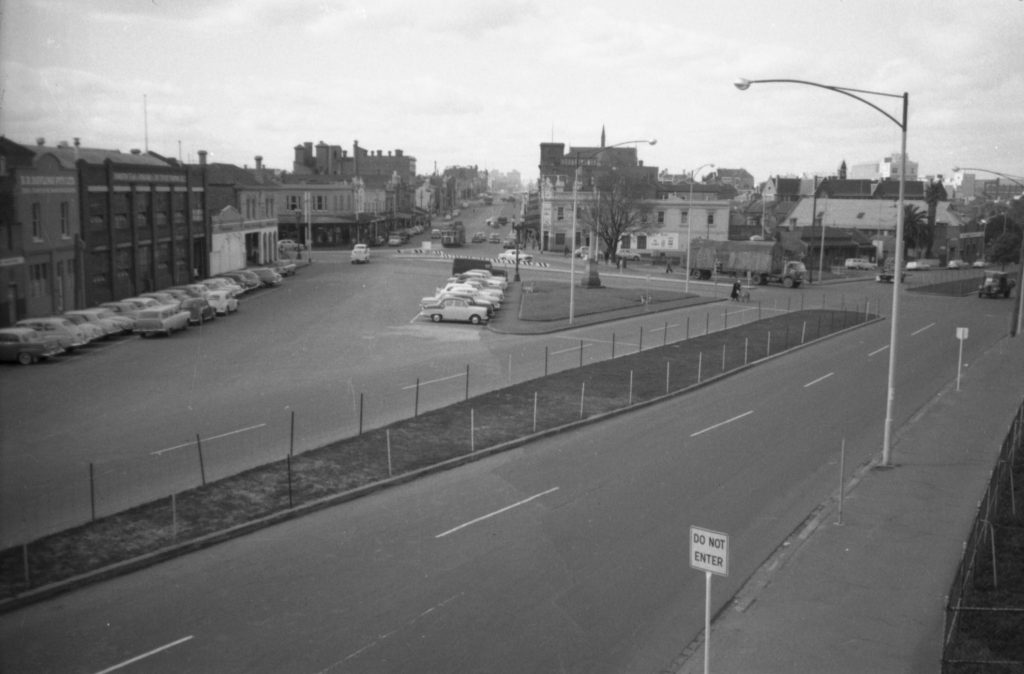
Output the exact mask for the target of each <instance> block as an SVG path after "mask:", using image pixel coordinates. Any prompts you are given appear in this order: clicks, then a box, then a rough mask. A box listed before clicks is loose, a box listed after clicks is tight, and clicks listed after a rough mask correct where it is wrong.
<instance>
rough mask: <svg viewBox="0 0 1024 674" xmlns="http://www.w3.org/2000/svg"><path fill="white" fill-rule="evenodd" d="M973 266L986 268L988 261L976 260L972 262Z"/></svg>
mask: <svg viewBox="0 0 1024 674" xmlns="http://www.w3.org/2000/svg"><path fill="white" fill-rule="evenodd" d="M971 266H972V267H974V268H975V269H984V268H985V267H987V266H988V262H985V261H984V260H975V261H974V262H972V263H971Z"/></svg>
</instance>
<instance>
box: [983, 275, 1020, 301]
mask: <svg viewBox="0 0 1024 674" xmlns="http://www.w3.org/2000/svg"><path fill="white" fill-rule="evenodd" d="M1015 285H1017V282H1016V281H1014V280H1013V279H1012V278H1010V275H1009V273H1007V272H1005V271H990V272H987V273H986V274H985V280H984V281H982V283H981V285H980V286H979V287H978V297H1000V296H1002V297H1009V296H1010V291H1012V290H1013V287H1014V286H1015Z"/></svg>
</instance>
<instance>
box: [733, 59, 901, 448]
mask: <svg viewBox="0 0 1024 674" xmlns="http://www.w3.org/2000/svg"><path fill="white" fill-rule="evenodd" d="M776 83H786V84H806V85H808V86H812V87H818V88H820V89H828V90H829V91H834V92H835V93H837V94H843V95H844V96H849V97H850V98H853V99H855V100H858V101H860V102H861V103H863V104H865V105H867V106H870V107H872V108H874V109H875V110H877V111H878V112H880V113H882V114H883V115H885V117H886V119H888V120H889V121H891V122H892V123H893V124H895V125H896V126H898V127H900V192H899V201H898V203H897V211H896V260H895V262H896V273H894V274H893V278H892V325H891V326H890V332H889V382H888V394H887V395H886V399H885V431H884V435H883V439H882V464H883V465H886V466H888V465H891V460H892V415H893V404H894V402H895V400H896V341H897V338H898V336H899V333H898V331H897V327H898V324H899V315H900V310H899V307H900V288H901V286H902V285H903V283H902V280H901V279H900V276H901V274H900V272H901V270H902V269H903V217H904V213H903V199H904V190H905V187H906V180H907V110H908V108H909V106H910V96H909V95H908V94H907V92H903V93H902V94H890V93H885V92H881V91H867V90H864V89H851V88H849V87H837V86H832V85H829V84H820V83H818V82H808V81H807V80H793V79H771V80H747V79H742V78H740V79H738V80H736V81H735V82H734V83H733V84H734V85H735V86H736V88H737V89H739V90H740V91H746V90H747V89H749V88H750V85H751V84H776ZM857 94H866V95H869V96H884V97H886V98H899V99H902V100H903V115H902V117H901V119H896V117H894V116H892V115H891V114H890V113H888V112H886V111H885V110H883V109H882V108H880V107H878V106H877V105H875V104H874V103H872V102H871V101H869V100H867V99H865V98H862V97H860V96H858V95H857Z"/></svg>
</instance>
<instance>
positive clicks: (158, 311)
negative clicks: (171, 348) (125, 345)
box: [135, 305, 191, 337]
mask: <svg viewBox="0 0 1024 674" xmlns="http://www.w3.org/2000/svg"><path fill="white" fill-rule="evenodd" d="M190 316H191V314H190V313H189V312H187V311H182V310H181V309H179V308H178V307H174V306H170V305H165V306H162V307H157V308H155V309H146V310H144V311H142V313H140V314H139V318H138V320H137V321H135V332H136V333H137V334H139V335H142V336H143V337H151V336H153V335H167V336H168V337H170V336H171V335H172V334H174V333H175V332H177V331H179V330H187V329H188V322H189V317H190Z"/></svg>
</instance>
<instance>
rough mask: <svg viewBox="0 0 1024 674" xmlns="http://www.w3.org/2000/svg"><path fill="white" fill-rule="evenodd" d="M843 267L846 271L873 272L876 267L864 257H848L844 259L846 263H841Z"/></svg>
mask: <svg viewBox="0 0 1024 674" xmlns="http://www.w3.org/2000/svg"><path fill="white" fill-rule="evenodd" d="M843 266H844V267H846V268H847V269H861V270H867V271H874V269H875V267H876V266H877V265H875V263H874V262H872V261H871V260H869V259H867V258H866V257H848V258H846V261H845V262H843Z"/></svg>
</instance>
